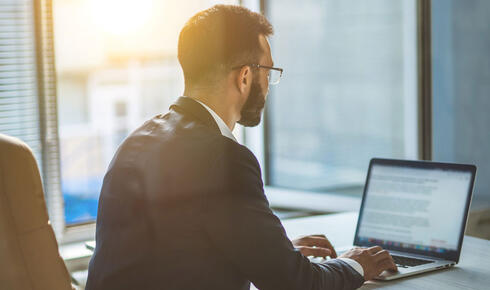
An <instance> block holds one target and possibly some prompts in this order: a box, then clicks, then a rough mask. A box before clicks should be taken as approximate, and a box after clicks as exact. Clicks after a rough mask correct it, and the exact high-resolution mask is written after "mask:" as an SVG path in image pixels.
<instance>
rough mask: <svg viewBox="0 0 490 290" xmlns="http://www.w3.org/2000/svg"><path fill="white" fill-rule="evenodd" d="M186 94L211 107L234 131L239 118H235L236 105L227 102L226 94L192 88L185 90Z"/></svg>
mask: <svg viewBox="0 0 490 290" xmlns="http://www.w3.org/2000/svg"><path fill="white" fill-rule="evenodd" d="M184 96H186V97H189V98H192V99H195V100H198V101H199V102H201V103H203V104H205V105H206V106H208V107H209V108H211V110H213V111H214V112H215V113H216V114H217V115H218V116H219V117H220V118H221V119H222V120H223V122H225V124H226V126H227V127H228V128H229V129H230V130H231V131H233V129H234V128H235V124H236V121H237V120H236V118H234V116H235V114H234V107H233V105H232V104H229V103H228V102H227V99H226V96H224V95H223V94H220V93H209V92H203V91H190V90H185V91H184Z"/></svg>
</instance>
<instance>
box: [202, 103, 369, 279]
mask: <svg viewBox="0 0 490 290" xmlns="http://www.w3.org/2000/svg"><path fill="white" fill-rule="evenodd" d="M193 100H195V101H196V102H198V103H199V104H201V105H202V106H203V107H204V108H206V110H208V112H209V113H210V114H211V116H212V117H213V119H214V121H215V122H216V124H217V125H218V127H219V130H220V131H221V135H223V136H225V137H228V138H230V139H231V140H233V141H235V142H237V140H236V139H235V136H233V133H232V132H231V130H230V128H228V126H227V125H226V123H225V122H224V121H223V119H221V118H220V116H219V115H218V114H216V113H215V112H214V111H213V110H212V109H211V108H210V107H208V106H206V105H205V104H204V103H202V102H200V101H198V100H196V99H193ZM337 259H339V260H342V261H344V262H346V263H347V264H348V265H349V266H351V267H352V268H353V269H354V270H356V271H357V272H358V273H359V274H360V275H361V276H362V277H364V269H363V268H362V266H361V264H359V263H358V262H357V261H355V260H352V259H349V258H337Z"/></svg>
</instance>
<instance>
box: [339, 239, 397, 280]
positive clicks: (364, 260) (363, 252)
mask: <svg viewBox="0 0 490 290" xmlns="http://www.w3.org/2000/svg"><path fill="white" fill-rule="evenodd" d="M340 258H349V259H352V260H355V261H356V262H358V263H359V264H361V266H362V269H363V270H364V280H366V281H368V280H371V279H373V278H374V277H376V276H378V275H379V274H381V272H383V271H384V270H390V271H397V267H396V265H395V262H393V258H392V257H391V255H390V253H388V251H386V250H383V249H382V248H381V247H379V246H375V247H371V248H354V249H351V250H349V251H348V252H345V253H344V254H342V255H341V256H340Z"/></svg>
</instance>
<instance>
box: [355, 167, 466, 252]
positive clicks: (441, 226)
mask: <svg viewBox="0 0 490 290" xmlns="http://www.w3.org/2000/svg"><path fill="white" fill-rule="evenodd" d="M470 182H471V173H470V172H464V171H454V170H443V169H425V168H413V167H402V166H388V165H377V164H374V165H373V167H372V168H371V175H370V178H369V183H368V188H367V189H366V193H365V194H366V196H365V201H364V209H363V213H362V218H361V219H360V222H361V224H360V226H359V233H358V235H359V239H360V240H361V241H369V242H373V243H375V244H387V245H393V246H396V247H403V248H413V249H419V250H429V251H437V252H445V251H446V250H457V248H458V241H459V235H460V231H461V227H462V222H463V215H464V213H465V206H464V205H465V203H466V199H467V196H468V191H469V188H470V185H471V183H470Z"/></svg>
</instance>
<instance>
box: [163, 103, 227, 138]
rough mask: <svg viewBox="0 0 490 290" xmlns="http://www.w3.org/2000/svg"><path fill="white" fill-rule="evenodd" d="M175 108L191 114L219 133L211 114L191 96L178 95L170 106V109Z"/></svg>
mask: <svg viewBox="0 0 490 290" xmlns="http://www.w3.org/2000/svg"><path fill="white" fill-rule="evenodd" d="M177 108H179V109H180V111H182V112H183V113H184V114H190V115H192V117H193V118H194V119H197V120H199V121H200V122H201V123H204V124H205V125H206V126H208V127H210V128H212V129H214V130H216V131H217V132H218V133H219V134H221V131H220V130H219V127H218V124H216V121H215V120H214V118H213V116H211V114H210V113H209V112H208V110H206V108H204V107H203V106H202V105H201V104H199V103H198V102H196V101H195V100H193V99H192V98H189V97H179V98H178V99H177V101H176V102H175V103H174V104H173V105H171V106H170V109H171V110H172V109H173V110H175V109H177ZM177 110H178V109H177Z"/></svg>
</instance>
